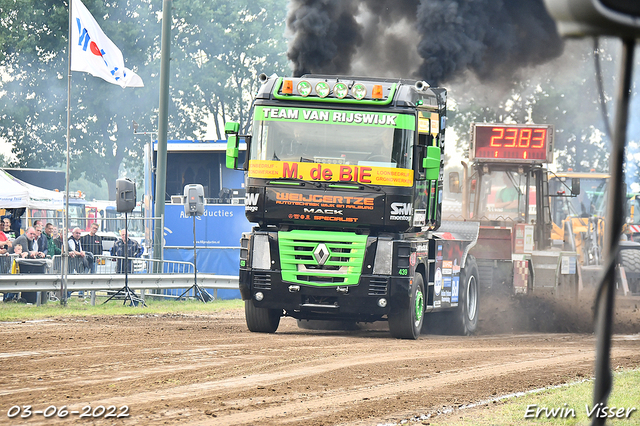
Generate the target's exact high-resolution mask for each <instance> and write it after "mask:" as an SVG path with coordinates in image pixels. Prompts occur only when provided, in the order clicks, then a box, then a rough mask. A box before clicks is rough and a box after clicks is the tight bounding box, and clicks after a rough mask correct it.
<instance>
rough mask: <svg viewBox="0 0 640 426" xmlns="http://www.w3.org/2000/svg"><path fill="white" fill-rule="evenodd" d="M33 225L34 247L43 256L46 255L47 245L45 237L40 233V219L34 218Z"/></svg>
mask: <svg viewBox="0 0 640 426" xmlns="http://www.w3.org/2000/svg"><path fill="white" fill-rule="evenodd" d="M33 227H34V228H35V229H36V239H35V241H34V243H35V244H34V249H35V250H36V251H37V252H41V253H42V254H44V256H42V257H46V255H47V250H48V248H49V247H48V246H47V237H46V236H45V235H44V234H43V233H42V221H41V220H39V219H38V220H36V221H35V223H34V225H33Z"/></svg>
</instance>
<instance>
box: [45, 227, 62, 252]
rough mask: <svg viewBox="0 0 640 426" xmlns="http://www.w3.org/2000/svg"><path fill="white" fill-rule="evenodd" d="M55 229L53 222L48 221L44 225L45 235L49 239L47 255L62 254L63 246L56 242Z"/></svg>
mask: <svg viewBox="0 0 640 426" xmlns="http://www.w3.org/2000/svg"><path fill="white" fill-rule="evenodd" d="M53 230H54V226H53V224H52V223H47V224H46V225H45V226H44V236H45V238H46V240H47V255H48V256H50V257H53V256H57V255H59V254H62V250H61V248H60V247H59V246H58V245H57V244H56V242H55V239H54V236H53Z"/></svg>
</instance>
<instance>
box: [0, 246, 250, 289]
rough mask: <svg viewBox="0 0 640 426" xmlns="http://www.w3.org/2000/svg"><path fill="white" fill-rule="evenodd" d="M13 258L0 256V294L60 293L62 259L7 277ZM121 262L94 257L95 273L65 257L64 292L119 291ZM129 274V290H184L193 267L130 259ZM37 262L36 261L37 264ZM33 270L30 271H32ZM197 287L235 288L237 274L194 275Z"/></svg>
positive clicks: (191, 281) (190, 280)
mask: <svg viewBox="0 0 640 426" xmlns="http://www.w3.org/2000/svg"><path fill="white" fill-rule="evenodd" d="M15 258H16V256H15V255H6V256H0V293H7V292H9V293H18V292H33V291H35V292H39V291H60V289H61V288H62V275H61V272H60V267H61V265H62V258H61V257H60V256H55V257H54V258H53V259H43V260H42V262H41V263H42V266H40V269H41V272H40V271H36V272H33V271H32V272H30V273H20V274H11V265H12V264H13V261H14V260H15ZM119 261H120V262H122V264H121V265H122V266H124V265H125V263H124V262H125V259H124V258H123V257H117V256H97V257H96V258H95V259H94V263H95V264H96V269H95V272H93V273H92V272H90V269H88V268H87V265H85V264H84V262H83V261H82V259H81V258H69V271H70V272H69V273H68V275H67V290H68V291H93V290H96V291H99V290H107V291H111V290H119V289H121V288H122V287H123V286H124V282H125V274H124V272H122V273H116V271H117V268H118V265H117V263H118V262H119ZM129 262H130V263H131V267H132V269H131V270H132V272H131V273H129V274H127V275H126V277H127V283H128V286H129V287H130V288H131V289H132V290H167V289H180V288H188V287H190V286H192V285H193V284H194V276H195V274H194V268H195V267H194V265H193V263H191V262H182V261H168V260H157V259H141V258H131V259H129ZM37 263H40V262H37ZM154 265H160V267H161V269H158V270H162V273H154V272H153V271H154ZM32 269H33V268H32ZM197 280H198V285H199V286H200V287H202V288H208V289H236V290H237V289H238V276H237V275H216V274H210V273H202V272H198V274H197Z"/></svg>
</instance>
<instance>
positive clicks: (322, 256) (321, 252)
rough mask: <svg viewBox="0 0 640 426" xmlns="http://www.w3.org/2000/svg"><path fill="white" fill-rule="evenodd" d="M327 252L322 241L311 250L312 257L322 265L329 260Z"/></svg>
mask: <svg viewBox="0 0 640 426" xmlns="http://www.w3.org/2000/svg"><path fill="white" fill-rule="evenodd" d="M329 254H330V253H329V249H328V248H327V246H326V245H325V244H324V243H320V244H318V246H317V247H316V249H315V250H314V251H313V258H314V259H315V260H316V262H318V265H320V266H323V265H324V264H325V263H326V262H327V260H329Z"/></svg>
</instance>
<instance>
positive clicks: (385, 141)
mask: <svg viewBox="0 0 640 426" xmlns="http://www.w3.org/2000/svg"><path fill="white" fill-rule="evenodd" d="M260 81H261V83H262V86H261V88H260V90H259V92H258V93H257V95H256V98H255V100H254V104H253V122H252V133H253V134H252V135H239V134H238V129H239V125H238V123H232V122H229V123H227V125H226V126H225V132H226V133H227V137H228V145H227V152H226V156H227V167H229V168H234V169H242V170H244V171H245V213H246V216H247V218H248V220H249V221H250V222H252V223H255V224H256V226H255V227H254V228H253V230H252V231H251V232H250V233H245V234H244V235H243V236H242V239H241V247H242V248H241V253H240V272H239V285H240V292H241V294H242V298H243V299H244V301H245V316H246V323H247V326H248V328H249V330H251V331H254V332H265V333H273V332H275V331H276V330H277V328H278V325H279V323H280V318H281V317H282V316H290V317H293V318H296V319H298V320H299V322H304V321H307V320H310V321H340V322H347V323H357V322H374V321H388V323H389V330H390V332H391V335H392V336H394V337H397V338H406V339H416V338H418V336H419V335H420V333H421V332H422V331H423V325H424V326H429V325H436V324H438V325H439V327H444V328H445V329H446V331H448V332H452V333H459V334H469V333H473V332H474V331H475V330H476V328H477V324H478V306H479V305H478V304H479V300H480V299H479V293H478V291H479V286H478V278H477V277H478V272H477V265H476V262H475V259H474V258H473V256H471V255H469V250H470V249H471V248H472V247H473V246H474V244H475V242H476V241H477V237H478V224H477V223H466V222H445V221H442V220H441V216H442V212H441V209H442V197H443V170H442V169H443V165H444V155H443V153H444V135H445V124H446V101H447V92H446V90H445V89H442V88H432V87H429V85H428V84H427V83H425V82H421V81H412V80H404V79H396V80H394V79H372V78H362V77H347V76H325V75H304V76H301V77H296V78H289V77H286V78H285V77H278V76H272V77H267V76H265V75H264V74H263V75H261V76H260ZM241 140H244V142H246V147H247V151H246V157H245V159H244V162H241V161H239V144H240V141H241Z"/></svg>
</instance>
